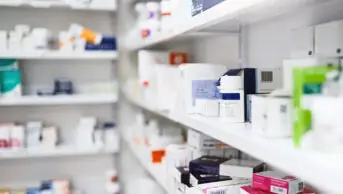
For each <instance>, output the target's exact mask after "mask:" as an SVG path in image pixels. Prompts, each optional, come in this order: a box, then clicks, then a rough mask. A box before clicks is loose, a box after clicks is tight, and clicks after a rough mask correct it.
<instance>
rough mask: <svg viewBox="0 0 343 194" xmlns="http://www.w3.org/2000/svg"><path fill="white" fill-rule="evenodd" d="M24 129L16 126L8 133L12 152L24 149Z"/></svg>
mask: <svg viewBox="0 0 343 194" xmlns="http://www.w3.org/2000/svg"><path fill="white" fill-rule="evenodd" d="M24 137H25V134H24V127H23V126H21V125H16V126H13V127H12V128H11V131H10V146H11V149H12V150H17V149H22V148H24Z"/></svg>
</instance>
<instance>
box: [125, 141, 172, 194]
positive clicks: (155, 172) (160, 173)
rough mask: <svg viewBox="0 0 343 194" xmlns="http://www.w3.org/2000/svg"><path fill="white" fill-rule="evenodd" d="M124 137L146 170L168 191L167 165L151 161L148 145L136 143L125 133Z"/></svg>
mask: <svg viewBox="0 0 343 194" xmlns="http://www.w3.org/2000/svg"><path fill="white" fill-rule="evenodd" d="M123 139H124V140H125V141H126V143H127V144H128V145H129V147H130V150H131V151H132V152H133V154H134V155H135V156H136V157H137V159H138V160H139V162H140V163H141V165H142V166H143V167H144V168H145V169H146V171H147V172H148V173H149V174H150V175H151V176H152V177H153V178H154V179H155V180H156V181H157V183H158V184H159V185H161V187H162V188H163V189H165V190H166V191H167V190H168V189H167V181H166V177H167V175H166V172H167V171H166V167H165V166H164V165H162V164H153V163H151V158H150V155H149V150H148V148H147V147H146V146H144V145H139V144H137V143H135V142H134V140H133V139H130V138H129V137H127V136H125V135H123Z"/></svg>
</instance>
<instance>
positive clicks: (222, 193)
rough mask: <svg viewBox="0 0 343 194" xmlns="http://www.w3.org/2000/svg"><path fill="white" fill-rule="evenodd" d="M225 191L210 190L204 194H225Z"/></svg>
mask: <svg viewBox="0 0 343 194" xmlns="http://www.w3.org/2000/svg"><path fill="white" fill-rule="evenodd" d="M227 191H228V190H227V189H218V188H216V189H210V190H207V192H206V194H227Z"/></svg>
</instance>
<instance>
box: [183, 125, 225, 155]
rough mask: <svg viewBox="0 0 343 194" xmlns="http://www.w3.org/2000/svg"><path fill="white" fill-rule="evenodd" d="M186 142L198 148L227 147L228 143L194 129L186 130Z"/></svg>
mask: <svg viewBox="0 0 343 194" xmlns="http://www.w3.org/2000/svg"><path fill="white" fill-rule="evenodd" d="M187 144H188V145H189V146H191V147H193V148H195V149H198V150H212V149H219V148H229V146H228V145H226V144H224V143H222V142H221V141H219V140H216V139H214V138H212V137H209V136H207V135H205V134H203V133H200V132H197V131H195V130H192V129H189V130H187Z"/></svg>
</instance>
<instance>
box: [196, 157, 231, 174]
mask: <svg viewBox="0 0 343 194" xmlns="http://www.w3.org/2000/svg"><path fill="white" fill-rule="evenodd" d="M228 160H229V158H222V157H215V156H202V157H200V158H198V159H195V160H192V161H191V162H190V163H189V169H190V170H189V171H190V172H191V174H213V175H219V167H220V165H221V164H223V163H224V162H226V161H228Z"/></svg>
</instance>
